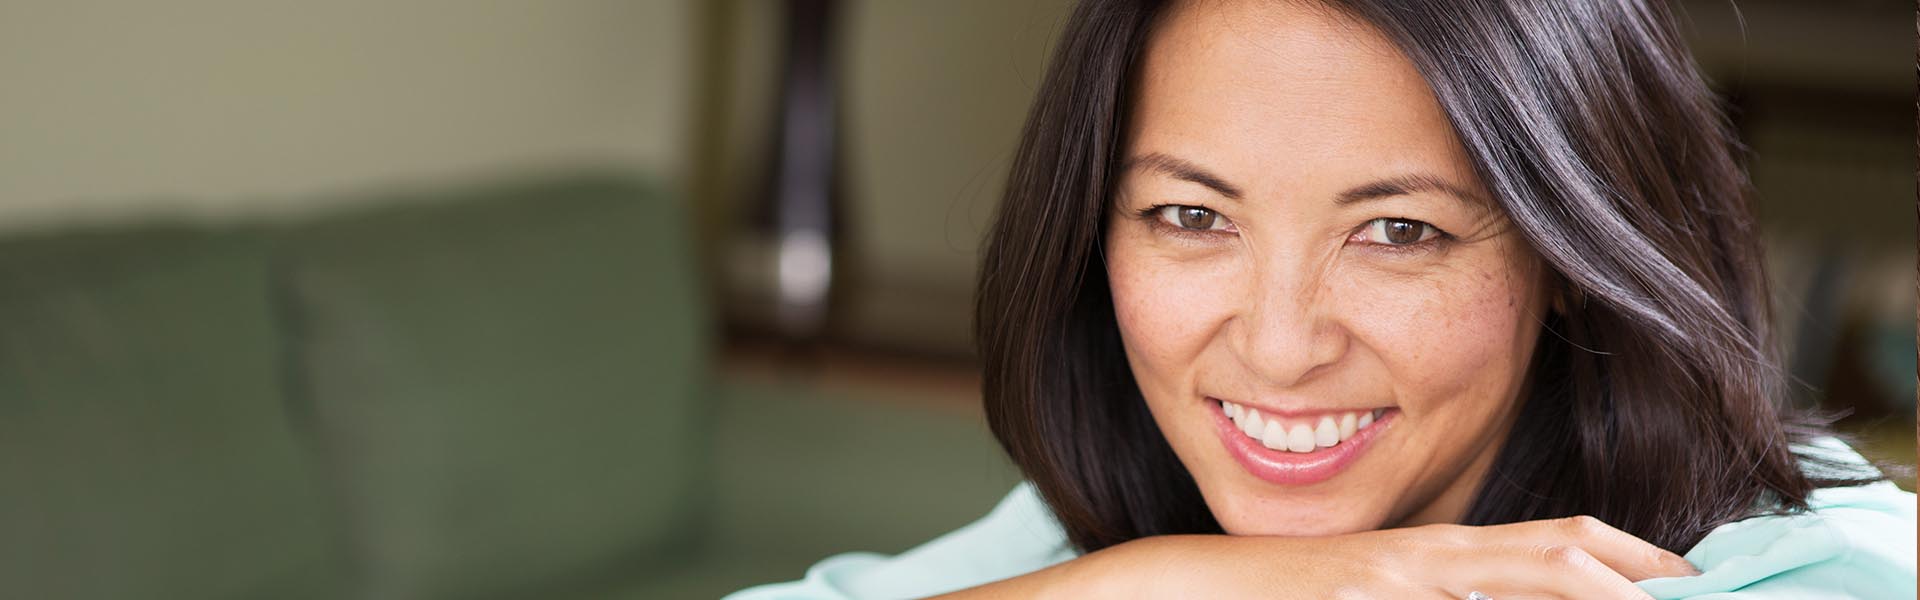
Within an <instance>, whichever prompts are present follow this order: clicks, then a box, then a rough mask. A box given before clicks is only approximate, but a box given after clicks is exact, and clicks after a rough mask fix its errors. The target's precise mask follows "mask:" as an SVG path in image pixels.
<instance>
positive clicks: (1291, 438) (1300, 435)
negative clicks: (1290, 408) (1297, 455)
mask: <svg viewBox="0 0 1920 600" xmlns="http://www.w3.org/2000/svg"><path fill="white" fill-rule="evenodd" d="M1287 449H1288V450H1292V451H1294V452H1312V451H1313V428H1311V427H1307V426H1306V425H1295V426H1293V429H1292V430H1290V431H1288V432H1287Z"/></svg>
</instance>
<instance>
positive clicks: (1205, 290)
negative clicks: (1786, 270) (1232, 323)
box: [1107, 242, 1233, 398]
mask: <svg viewBox="0 0 1920 600" xmlns="http://www.w3.org/2000/svg"><path fill="white" fill-rule="evenodd" d="M1108 248H1109V253H1108V258H1107V277H1108V279H1109V282H1108V285H1110V286H1111V287H1112V293H1113V310H1114V318H1115V320H1116V321H1117V322H1118V324H1119V327H1120V336H1121V339H1122V341H1123V342H1124V345H1125V347H1126V352H1127V358H1128V361H1129V362H1130V363H1132V367H1133V369H1134V377H1135V378H1136V379H1138V380H1139V381H1140V384H1141V386H1142V387H1143V388H1153V387H1158V385H1159V384H1161V383H1163V382H1164V380H1167V379H1169V378H1172V377H1177V376H1179V375H1181V374H1182V373H1184V372H1186V371H1187V370H1188V369H1189V367H1190V366H1191V365H1192V363H1193V361H1194V359H1195V358H1196V357H1197V356H1198V355H1199V354H1200V352H1201V350H1202V349H1204V348H1205V347H1206V345H1207V342H1208V339H1209V338H1210V337H1211V335H1212V332H1213V331H1214V330H1215V329H1216V328H1217V326H1218V324H1219V322H1220V320H1221V319H1220V315H1221V314H1222V312H1223V311H1226V310H1228V309H1229V306H1228V305H1227V302H1228V300H1227V299H1228V298H1231V297H1233V295H1232V294H1231V293H1230V290H1226V289H1223V287H1222V286H1223V285H1227V284H1228V283H1229V282H1231V281H1232V280H1233V278H1231V277H1225V276H1224V274H1225V271H1224V270H1223V269H1221V268H1220V267H1218V266H1216V265H1209V264H1204V263H1195V262H1186V261H1177V260H1169V259H1167V258H1165V257H1159V256H1153V255H1151V254H1149V253H1145V252H1139V251H1134V250H1130V249H1129V247H1128V245H1127V244H1126V243H1124V242H1120V243H1113V244H1109V245H1108ZM1148 396H1149V397H1150V398H1151V397H1152V396H1153V394H1151V393H1149V394H1148Z"/></svg>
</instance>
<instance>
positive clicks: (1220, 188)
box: [1123, 152, 1241, 200]
mask: <svg viewBox="0 0 1920 600" xmlns="http://www.w3.org/2000/svg"><path fill="white" fill-rule="evenodd" d="M1133 169H1146V170H1149V171H1154V172H1158V173H1165V174H1167V175H1170V176H1172V177H1173V178H1174V179H1179V180H1183V181H1191V182H1194V183H1198V184H1200V185H1204V186H1207V187H1208V188H1211V189H1212V190H1213V191H1215V192H1219V193H1220V195H1222V196H1226V197H1228V198H1232V199H1234V200H1239V199H1240V196H1241V193H1240V188H1237V187H1234V186H1233V184H1231V183H1227V180H1225V179H1221V178H1220V176H1219V175H1215V174H1213V172H1211V171H1208V170H1206V169H1203V168H1201V167H1200V165H1196V164H1193V163H1190V162H1187V161H1184V160H1180V159H1178V158H1174V157H1171V156H1167V155H1165V154H1161V153H1159V152H1153V153H1149V154H1145V155H1141V156H1138V157H1135V158H1133V159H1132V160H1129V161H1127V168H1126V169H1123V170H1133Z"/></svg>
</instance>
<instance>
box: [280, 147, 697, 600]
mask: <svg viewBox="0 0 1920 600" xmlns="http://www.w3.org/2000/svg"><path fill="white" fill-rule="evenodd" d="M379 205H384V206H398V207H399V208H388V209H382V210H378V211H375V212H371V213H363V214H358V215H353V216H347V217H342V218H337V219H332V220H329V221H325V222H321V223H317V224H312V225H308V226H303V227H299V228H297V229H294V230H291V231H289V232H287V233H286V235H285V236H284V242H285V244H284V248H283V249H284V255H285V256H286V257H287V262H286V273H287V280H286V281H287V286H288V287H287V294H288V296H287V299H288V302H289V305H290V306H291V307H292V313H293V314H294V316H295V318H294V321H295V323H296V325H295V328H296V330H297V331H298V334H297V337H298V338H299V342H298V344H297V345H296V350H295V355H296V356H297V360H298V362H299V363H300V364H301V365H302V366H301V369H302V372H303V373H304V378H305V388H306V389H307V390H308V393H309V396H310V397H309V401H310V402H311V404H312V406H313V411H314V413H315V418H316V422H317V424H318V430H319V433H320V437H321V439H322V440H323V445H324V448H325V455H326V456H327V459H328V461H329V464H330V465H332V469H333V471H334V472H335V473H336V475H337V476H338V478H339V481H340V482H341V489H342V493H343V497H344V501H345V503H346V506H347V508H348V511H349V515H350V518H351V521H352V525H351V526H350V536H351V537H352V539H353V541H352V542H351V545H352V547H353V549H354V552H355V554H356V566H357V567H358V568H359V575H360V576H361V579H362V581H363V584H364V585H365V586H366V587H365V589H364V590H363V591H364V592H365V593H366V594H367V595H369V596H371V597H407V598H424V597H446V596H473V595H477V594H482V593H486V594H495V593H512V592H514V591H516V590H538V589H542V587H543V586H546V585H549V584H552V583H554V582H561V581H565V580H569V579H579V578H581V577H583V576H586V575H583V574H590V573H593V572H595V571H596V570H600V569H611V568H614V566H615V565H618V564H620V563H622V562H623V561H629V560H633V558H634V557H636V556H641V555H644V554H646V553H648V552H660V551H666V550H668V549H671V548H674V547H676V546H677V545H678V544H680V543H683V542H684V541H685V536H687V535H689V534H690V531H689V530H688V527H689V526H691V525H692V524H693V523H695V521H696V519H695V518H694V515H693V514H692V513H693V511H694V510H695V507H696V506H697V505H698V497H697V489H698V488H697V487H696V482H697V477H698V474H699V473H700V472H701V469H700V468H699V467H698V457H699V454H698V453H696V452H695V451H694V450H695V449H696V448H698V447H699V446H700V445H701V444H702V443H703V441H702V437H701V434H700V432H701V431H702V429H703V428H702V427H699V426H698V420H699V419H700V416H699V415H700V413H699V409H700V406H699V404H698V403H699V402H700V401H701V398H700V397H699V390H700V386H701V385H702V383H703V382H704V380H705V367H706V345H705V344H706V342H705V328H706V325H705V321H704V319H703V316H702V314H701V305H700V304H699V302H698V298H697V294H696V280H695V279H694V276H693V273H692V254H691V251H690V247H689V241H688V238H687V236H685V235H684V234H683V230H684V229H685V228H686V227H687V226H688V225H689V224H690V221H689V220H688V219H686V218H685V217H684V216H683V211H682V207H680V206H679V205H678V204H677V203H675V202H674V201H672V200H671V199H669V198H667V197H665V196H663V195H661V194H657V193H652V192H650V191H649V190H648V188H645V187H643V186H639V185H637V184H633V183H629V182H626V181H622V180H619V179H614V178H585V179H578V180H573V181H566V182H556V183H537V184H529V185H521V186H514V187H511V188H503V189H497V190H494V191H488V192H483V193H474V194H462V193H447V194H443V195H439V196H433V197H413V198H395V199H390V200H389V201H387V202H382V203H379Z"/></svg>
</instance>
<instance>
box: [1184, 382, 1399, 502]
mask: <svg viewBox="0 0 1920 600" xmlns="http://www.w3.org/2000/svg"><path fill="white" fill-rule="evenodd" d="M1208 404H1211V405H1212V407H1211V410H1212V412H1213V421H1214V426H1215V429H1217V430H1218V431H1219V432H1220V440H1221V441H1222V442H1225V443H1226V446H1227V454H1231V455H1233V459H1234V460H1237V461H1240V466H1242V467H1246V469H1247V472H1249V473H1252V474H1253V476H1254V477H1259V478H1260V479H1262V480H1265V481H1267V482H1268V483H1275V484H1279V485H1308V484H1314V483H1319V482H1322V481H1326V480H1328V479H1332V478H1333V476H1335V475H1339V474H1340V472H1341V471H1345V470H1346V469H1347V466H1348V465H1352V464H1353V462H1354V461H1356V460H1359V459H1360V455H1361V453H1364V452H1366V451H1367V447H1368V446H1370V445H1372V443H1373V440H1374V438H1377V437H1380V433H1381V432H1384V431H1386V430H1387V427H1388V426H1389V425H1392V424H1393V421H1394V419H1395V418H1396V417H1398V416H1399V415H1400V411H1399V410H1398V409H1392V408H1389V409H1387V410H1385V411H1383V412H1381V414H1380V417H1379V418H1377V419H1374V420H1373V425H1371V426H1369V427H1367V428H1366V429H1362V430H1360V431H1357V432H1354V434H1353V437H1350V438H1347V439H1346V440H1345V441H1342V442H1340V443H1338V444H1335V445H1333V447H1330V448H1320V449H1318V450H1314V451H1313V452H1287V451H1285V450H1274V449H1271V448H1268V447H1266V446H1263V445H1261V444H1260V440H1256V439H1253V438H1252V437H1249V436H1247V434H1245V433H1241V432H1240V428H1239V427H1238V426H1236V425H1234V424H1233V419H1229V418H1227V413H1226V412H1225V411H1223V410H1221V407H1220V403H1219V402H1218V401H1210V402H1208Z"/></svg>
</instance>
